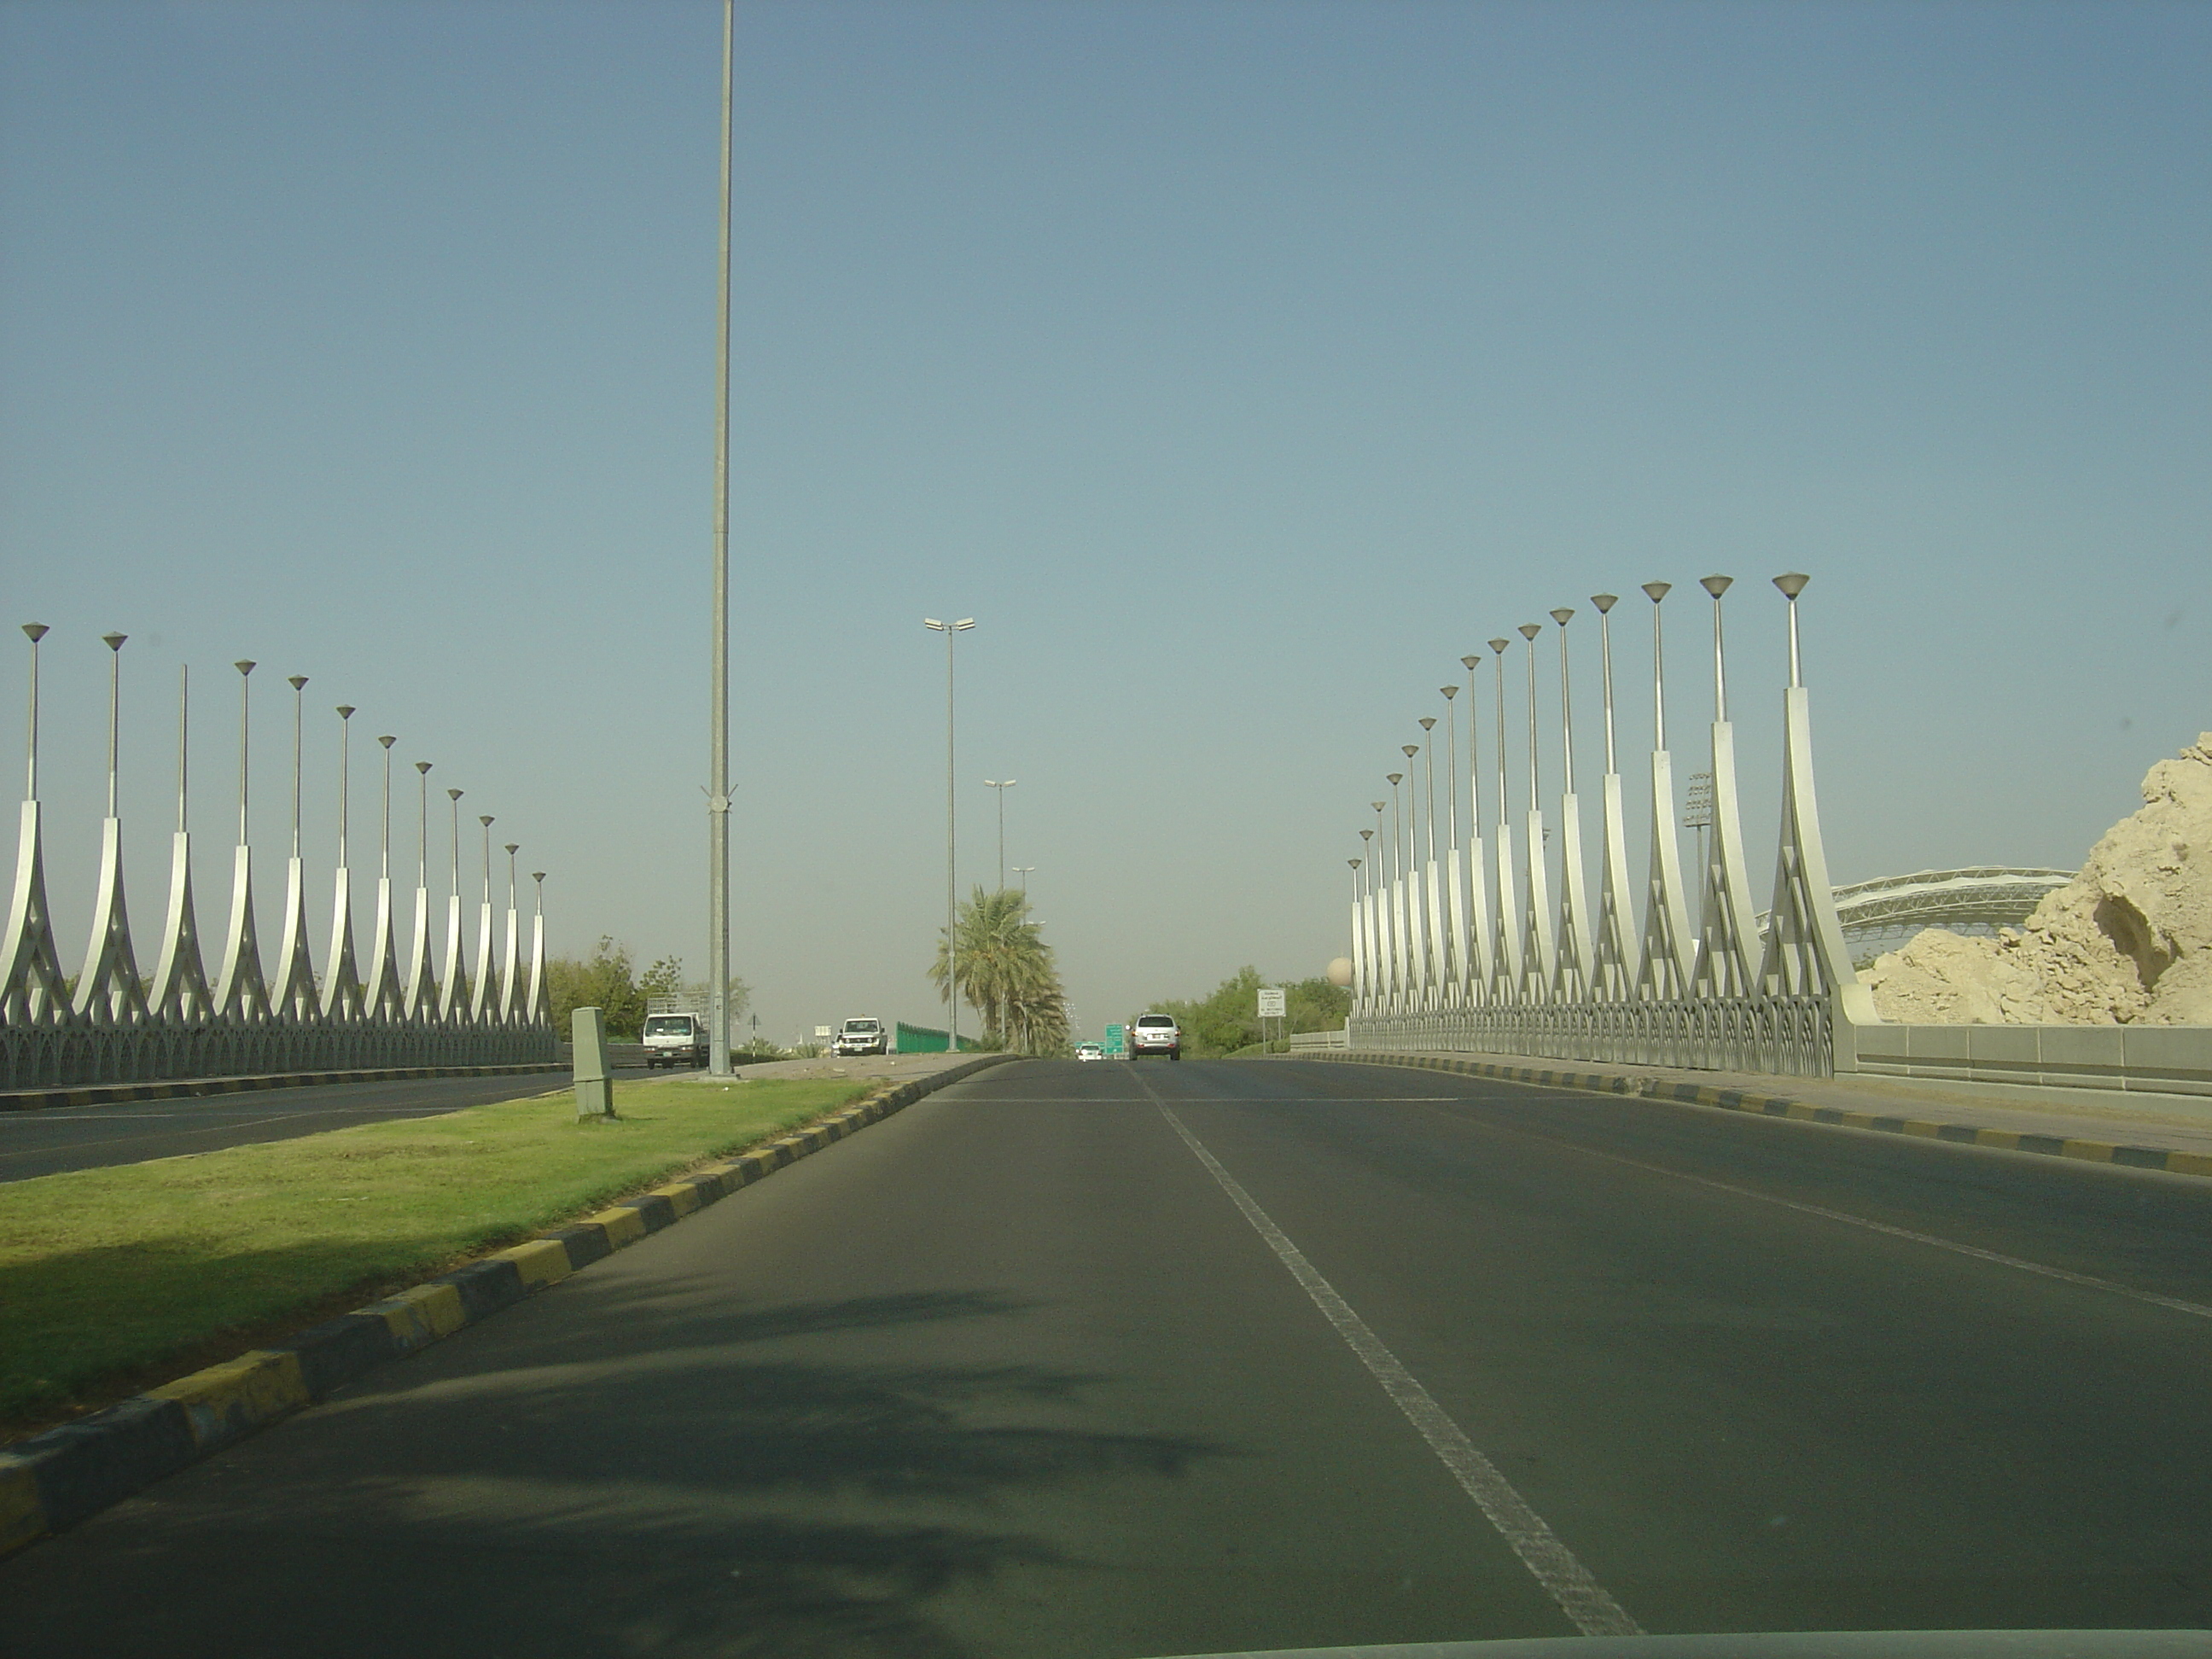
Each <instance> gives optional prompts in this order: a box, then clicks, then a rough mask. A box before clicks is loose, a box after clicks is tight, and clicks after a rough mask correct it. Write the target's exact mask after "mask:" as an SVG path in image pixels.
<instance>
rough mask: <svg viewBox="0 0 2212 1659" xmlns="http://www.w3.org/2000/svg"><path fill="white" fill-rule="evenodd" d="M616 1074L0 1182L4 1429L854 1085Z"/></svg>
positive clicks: (567, 1205) (673, 1166) (114, 1389)
mask: <svg viewBox="0 0 2212 1659" xmlns="http://www.w3.org/2000/svg"><path fill="white" fill-rule="evenodd" d="M864 1093H866V1089H865V1088H862V1087H858V1086H856V1085H855V1081H854V1080H853V1079H823V1080H813V1079H809V1080H804V1081H799V1080H793V1081H782V1082H767V1081H763V1082H753V1083H742V1084H738V1085H729V1086H722V1085H713V1084H707V1083H688V1082H665V1083H653V1084H647V1085H628V1086H626V1085H621V1084H617V1085H616V1109H617V1111H618V1112H619V1113H620V1114H621V1116H620V1117H619V1118H617V1120H616V1121H613V1122H605V1121H590V1122H583V1123H579V1122H578V1121H576V1117H575V1107H574V1101H573V1099H572V1097H570V1096H568V1094H566V1093H565V1092H564V1093H562V1094H561V1095H559V1096H557V1097H553V1098H549V1099H537V1100H514V1101H507V1102H502V1103H499V1104H497V1105H491V1106H473V1107H470V1108H467V1109H465V1110H461V1111H457V1112H448V1113H446V1114H443V1115H440V1116H437V1117H423V1118H409V1119H403V1120H398V1121H390V1122H384V1123H375V1124H369V1125H366V1126H363V1127H359V1128H349V1129H338V1130H333V1131H331V1133H326V1134H318V1135H307V1136H303V1137H301V1138H300V1139H295V1140H278V1141H268V1142H264V1143H262V1144H260V1145H258V1146H231V1147H226V1148H224V1149H223V1150H222V1151H220V1152H204V1153H201V1154H198V1155H197V1156H195V1157H191V1158H159V1159H155V1160H154V1161H153V1162H150V1163H145V1164H124V1165H121V1166H118V1167H117V1168H113V1169H104V1170H74V1171H71V1172H69V1173H66V1174H63V1175H51V1176H39V1177H36V1178H35V1179H33V1180H29V1181H19V1182H10V1183H8V1184H7V1185H4V1186H0V1435H11V1434H14V1433H18V1432H21V1431H24V1430H27V1429H29V1428H33V1427H36V1426H39V1425H42V1424H44V1423H49V1422H52V1421H54V1420H56V1419H59V1418H62V1417H65V1416H66V1415H68V1414H69V1413H70V1410H71V1409H72V1408H73V1407H79V1406H82V1405H88V1404H100V1403H105V1402H106V1401H109V1400H112V1399H114V1398H117V1397H118V1396H119V1395H122V1394H125V1393H128V1392H131V1390H132V1389H135V1388H138V1387H144V1386H150V1385H151V1384H152V1383H155V1382H157V1381H161V1380H162V1378H161V1376H160V1375H159V1373H160V1372H161V1370H163V1369H164V1368H165V1367H166V1368H169V1369H171V1370H177V1371H181V1370H187V1369H190V1368H191V1367H192V1366H195V1365H198V1364H210V1363H212V1362H213V1361H215V1360H216V1359H219V1358H224V1357H226V1355H227V1353H229V1352H238V1351H240V1350H241V1349H243V1348H246V1347H250V1346H254V1345H255V1344H256V1343H258V1342H261V1341H266V1340H271V1338H272V1337H274V1336H275V1335H276V1334H278V1333H279V1332H280V1331H281V1329H282V1328H283V1327H284V1325H285V1324H286V1323H287V1322H291V1323H294V1324H299V1323H304V1322H310V1321H312V1320H313V1319H314V1318H320V1317H325V1316H329V1315H331V1314H334V1313H337V1312H338V1311H342V1310H343V1307H346V1306H352V1305H356V1304H358V1303H360V1302H363V1301H368V1300H372V1299H374V1297H377V1296H380V1295H384V1294H387V1293H389V1292H390V1291H392V1290H396V1289H398V1288H401V1287H403V1286H404V1285H410V1284H413V1283H416V1282H417V1281H419V1280H421V1279H424V1278H427V1277H428V1276H430V1275H431V1274H434V1273H440V1272H442V1271H444V1270H445V1269H446V1268H447V1267H452V1266H453V1265H454V1264H455V1263H456V1262H458V1261H461V1260H463V1259H465V1258H466V1257H468V1256H471V1255H478V1254H480V1253H482V1252H483V1251H484V1250H487V1249H495V1248H497V1247H498V1246H500V1245H502V1244H507V1243H513V1242H514V1241H516V1240H517V1239H520V1238H523V1237H527V1236H529V1235H530V1234H532V1233H533V1232H536V1231H540V1230H542V1229H544V1228H545V1227H549V1226H551V1225H555V1224H556V1223H559V1222H562V1221H564V1220H567V1219H568V1218H571V1217H573V1216H574V1215H576V1214H577V1213H578V1212H581V1211H585V1210H588V1209H592V1208H596V1207H598V1206H600V1205H602V1204H604V1203H605V1202H607V1201H609V1200H612V1199H615V1198H617V1197H620V1196H622V1195H623V1194H627V1193H630V1192H634V1191H636V1190H637V1189H639V1188H642V1187H645V1186H648V1185H651V1184H653V1182H655V1181H657V1180H659V1178H661V1177H664V1176H668V1175H671V1174H673V1173H675V1172H676V1171H678V1170H684V1169H686V1168H689V1167H690V1166H691V1165H692V1164H698V1163H702V1162H703V1161H705V1160H707V1159H709V1158H715V1157H718V1156H721V1155H724V1154H726V1153H729V1152H735V1151H738V1149H740V1148H742V1147H744V1146H750V1145H752V1144H753V1143H755V1142H757V1141H759V1140H763V1139H768V1138H769V1137H772V1136H774V1135H776V1134H778V1133H781V1132H783V1131H784V1130H787V1129H788V1128H791V1127H793V1126H794V1125H796V1124H799V1123H803V1122H805V1121H807V1120H808V1119H810V1118H813V1117H816V1116H818V1115H821V1114H822V1113H823V1112H826V1111H829V1110H831V1109H835V1108H836V1107H837V1106H839V1105H841V1104H842V1103H845V1102H847V1101H849V1100H854V1099H857V1098H859V1097H860V1096H861V1095H862V1094H864Z"/></svg>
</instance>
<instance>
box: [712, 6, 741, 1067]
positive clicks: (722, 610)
mask: <svg viewBox="0 0 2212 1659" xmlns="http://www.w3.org/2000/svg"><path fill="white" fill-rule="evenodd" d="M736 33H737V17H736V0H722V196H721V271H720V287H719V289H718V290H717V295H716V313H715V327H716V331H717V349H716V352H715V363H714V686H713V689H712V690H711V692H710V693H709V696H710V697H711V699H712V708H711V710H710V726H711V731H710V734H709V738H708V746H709V748H710V749H711V750H712V753H711V754H710V755H709V756H708V772H709V779H710V781H709V782H708V787H707V840H708V854H707V911H708V921H707V1023H708V1025H709V1026H710V1027H711V1028H712V1030H711V1031H710V1033H709V1035H708V1039H707V1073H708V1076H710V1077H727V1076H729V1075H730V152H731V108H730V106H731V86H732V71H733V68H734V57H735V43H736Z"/></svg>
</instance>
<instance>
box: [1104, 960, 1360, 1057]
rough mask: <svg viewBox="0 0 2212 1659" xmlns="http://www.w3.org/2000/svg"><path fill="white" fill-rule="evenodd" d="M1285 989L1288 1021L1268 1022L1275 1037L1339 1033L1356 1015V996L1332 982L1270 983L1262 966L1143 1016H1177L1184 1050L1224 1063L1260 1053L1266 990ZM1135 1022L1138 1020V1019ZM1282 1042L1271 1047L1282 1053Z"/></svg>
mask: <svg viewBox="0 0 2212 1659" xmlns="http://www.w3.org/2000/svg"><path fill="white" fill-rule="evenodd" d="M1263 985H1279V986H1281V987H1282V988H1283V993H1284V995H1283V1007H1284V1012H1285V1018H1283V1019H1282V1020H1281V1021H1279V1022H1278V1021H1274V1020H1270V1021H1268V1023H1267V1024H1268V1031H1267V1034H1268V1036H1270V1037H1274V1036H1279V1035H1285V1034H1288V1033H1290V1032H1295V1031H1333V1030H1336V1029H1338V1028H1339V1027H1340V1026H1341V1025H1342V1024H1344V1019H1345V1016H1346V1014H1348V1013H1350V1012H1352V993H1351V992H1350V991H1348V990H1346V989H1345V988H1344V987H1342V986H1340V985H1331V984H1330V983H1329V982H1328V981H1327V980H1326V979H1319V978H1316V979H1301V980H1294V981H1284V980H1267V979H1262V978H1261V976H1260V970H1259V969H1257V968H1252V967H1244V968H1239V969H1237V971H1236V972H1235V973H1233V974H1231V975H1230V976H1229V977H1228V978H1227V979H1225V980H1223V981H1221V983H1220V984H1218V985H1217V986H1216V987H1214V988H1213V989H1212V991H1210V992H1209V993H1207V994H1206V995H1205V996H1203V997H1200V998H1198V999H1196V1000H1189V1001H1183V1000H1169V1001H1165V1002H1152V1003H1147V1004H1146V1006H1145V1008H1144V1010H1143V1012H1147V1013H1162V1014H1171V1015H1173V1016H1174V1018H1175V1022H1176V1024H1178V1025H1180V1026H1181V1027H1182V1042H1183V1052H1184V1053H1185V1054H1192V1055H1194V1056H1197V1057H1199V1058H1200V1059H1218V1058H1219V1057H1220V1056H1222V1055H1224V1054H1236V1053H1237V1052H1238V1051H1239V1050H1242V1049H1245V1048H1250V1049H1252V1050H1253V1052H1255V1053H1258V1052H1260V1050H1259V1048H1258V1046H1257V1045H1258V1044H1259V1042H1260V1016H1259V1012H1258V1009H1259V1006H1260V995H1259V993H1260V987H1261V986H1263ZM1132 1018H1133V1016H1132ZM1281 1046H1282V1045H1281V1044H1280V1043H1270V1044H1269V1047H1270V1048H1275V1049H1279V1048H1281Z"/></svg>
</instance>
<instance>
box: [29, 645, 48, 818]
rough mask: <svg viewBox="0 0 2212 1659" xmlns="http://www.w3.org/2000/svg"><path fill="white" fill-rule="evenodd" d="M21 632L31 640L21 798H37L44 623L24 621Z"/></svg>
mask: <svg viewBox="0 0 2212 1659" xmlns="http://www.w3.org/2000/svg"><path fill="white" fill-rule="evenodd" d="M23 632H24V633H25V634H26V635H28V636H29V638H30V641H31V735H30V738H29V740H28V741H27V743H26V744H24V748H25V750H26V751H27V754H28V756H29V761H28V770H27V773H26V775H25V780H24V783H23V799H25V800H36V799H38V798H39V641H40V640H43V639H44V638H46V623H24V624H23Z"/></svg>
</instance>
